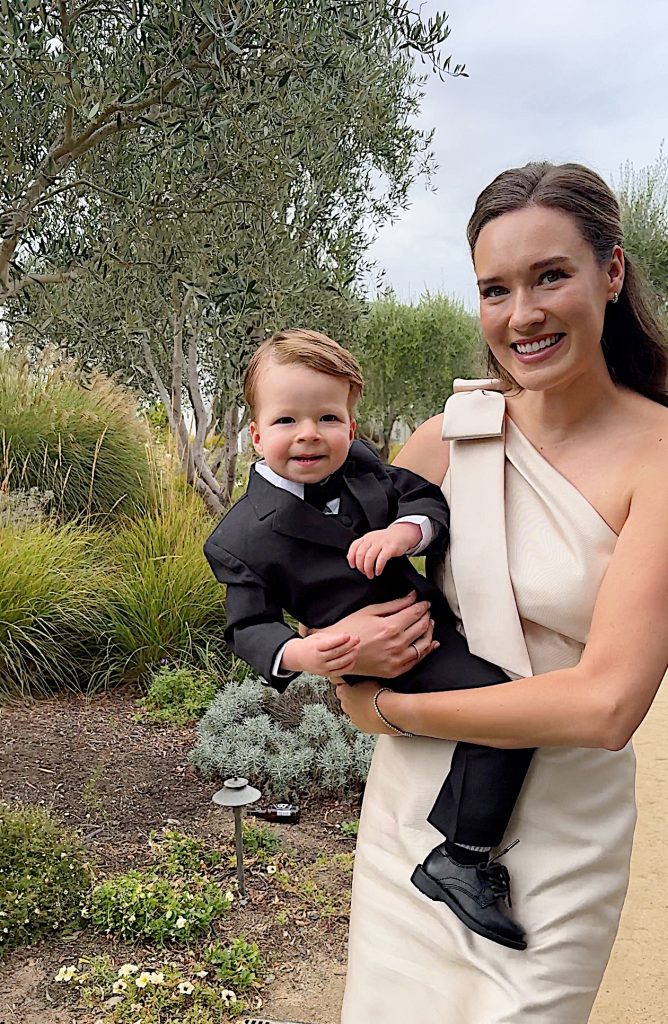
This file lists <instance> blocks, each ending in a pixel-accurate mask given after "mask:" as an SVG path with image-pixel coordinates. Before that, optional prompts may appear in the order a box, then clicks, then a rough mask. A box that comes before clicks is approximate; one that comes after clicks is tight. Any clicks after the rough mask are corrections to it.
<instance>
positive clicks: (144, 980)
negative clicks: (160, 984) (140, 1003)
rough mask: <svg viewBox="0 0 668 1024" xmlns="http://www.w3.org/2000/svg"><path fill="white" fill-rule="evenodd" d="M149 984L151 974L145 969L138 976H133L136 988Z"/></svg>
mask: <svg viewBox="0 0 668 1024" xmlns="http://www.w3.org/2000/svg"><path fill="white" fill-rule="evenodd" d="M150 984H151V975H150V974H149V973H148V972H147V971H142V973H141V974H140V975H139V977H138V978H135V985H136V986H137V988H146V986H147V985H150Z"/></svg>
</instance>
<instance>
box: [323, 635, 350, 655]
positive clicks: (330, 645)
mask: <svg viewBox="0 0 668 1024" xmlns="http://www.w3.org/2000/svg"><path fill="white" fill-rule="evenodd" d="M349 640H350V634H349V633H335V634H332V633H323V634H322V636H319V637H318V641H317V648H318V650H319V651H321V652H322V653H323V654H324V653H325V652H327V651H333V650H335V649H336V648H337V647H343V645H344V644H347V643H348V641H349Z"/></svg>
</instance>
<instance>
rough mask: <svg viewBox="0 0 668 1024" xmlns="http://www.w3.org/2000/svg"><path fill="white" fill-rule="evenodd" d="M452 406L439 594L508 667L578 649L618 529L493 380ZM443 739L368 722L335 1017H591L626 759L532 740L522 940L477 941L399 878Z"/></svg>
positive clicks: (515, 822) (519, 862) (431, 839)
mask: <svg viewBox="0 0 668 1024" xmlns="http://www.w3.org/2000/svg"><path fill="white" fill-rule="evenodd" d="M460 388H463V390H460V392H459V393H458V394H455V395H453V397H452V398H451V399H449V401H448V403H447V405H446V415H445V426H444V436H447V437H448V438H450V439H451V462H450V469H449V471H448V475H447V476H446V479H445V482H444V493H445V495H446V498H448V501H449V504H450V508H451V517H452V522H451V542H450V550H449V553H448V556H447V558H446V562H445V565H444V567H443V569H444V571H443V573H442V585H443V588H444V591H445V594H446V596H447V598H448V601H449V603H450V605H451V607H452V609H453V611H454V612H455V614H456V615H458V616H459V617H460V621H461V623H462V627H461V628H462V630H463V632H465V634H466V636H467V639H468V642H469V646H470V648H471V650H473V651H474V653H475V654H478V655H480V656H482V657H484V658H486V659H488V660H489V661H492V662H496V663H497V664H500V665H502V666H503V667H504V668H505V669H506V670H507V671H508V673H509V674H510V675H511V676H513V677H517V676H527V675H537V674H539V673H542V672H548V671H551V670H553V669H557V668H565V667H569V666H572V665H574V664H576V663H577V661H578V659H579V657H580V654H581V651H582V648H583V646H584V643H585V642H586V640H587V634H588V631H589V627H590V623H591V617H592V612H593V607H594V601H595V598H596V594H597V591H598V588H599V585H600V582H601V579H602V578H603V575H604V573H605V570H606V567H607V565H608V563H609V560H610V557H611V555H612V553H613V550H614V547H615V542H616V539H617V538H616V535H615V534H614V532H613V531H612V529H611V528H610V527H609V526H608V525H607V524H606V522H605V521H604V520H603V519H602V518H601V516H600V515H599V514H598V512H597V511H596V510H595V509H594V508H593V507H592V506H591V505H590V504H589V503H588V502H587V500H586V499H585V498H584V497H583V495H582V494H581V493H580V492H579V491H578V490H577V489H576V488H575V487H574V486H573V485H572V484H571V483H570V482H569V481H568V480H566V479H565V478H564V477H563V476H562V475H561V474H560V473H559V472H558V471H557V470H555V469H554V468H553V467H552V466H551V465H550V464H549V463H548V462H546V460H545V459H544V458H543V457H542V456H541V455H540V454H539V452H538V451H537V450H536V449H535V448H534V447H533V446H532V445H531V443H530V442H529V441H528V440H527V439H526V438H525V437H524V436H523V434H521V433H520V431H519V429H518V428H517V427H516V426H515V424H514V423H513V422H512V421H511V420H510V419H509V418H508V416H506V415H505V400H504V399H503V396H502V395H500V394H499V393H498V392H497V391H494V390H487V389H485V390H466V384H465V382H461V383H460ZM452 751H453V744H452V743H450V742H449V741H445V740H434V739H426V738H416V739H404V738H399V737H397V738H394V737H390V736H380V737H379V739H378V743H377V747H376V751H375V754H374V758H373V763H372V766H371V772H370V775H369V780H368V783H367V787H366V792H365V797H364V806H363V810H362V816H361V823H360V832H359V837H358V844H357V853H356V858H355V873H354V881H353V902H352V914H351V925H350V939H349V961H348V976H347V982H346V991H345V997H344V1005H343V1014H342V1018H341V1020H342V1024H376V1022H378V1024H520V1022H521V1024H585V1022H586V1021H587V1020H588V1018H589V1014H590V1011H591V1007H592V1004H593V1001H594V998H595V996H596V992H597V990H598V987H599V984H600V981H601V978H602V976H603V972H604V970H605V966H606V963H607V961H608V957H609V954H610V950H611V947H612V944H613V941H614V938H615V935H616V932H617V927H618V923H619V917H620V913H621V909H622V904H623V902H624V896H625V893H626V888H627V883H628V874H629V862H630V856H631V844H632V838H633V830H634V825H635V796H634V780H635V759H634V754H633V750H632V747H631V745H630V744H629V745H628V746H627V747H625V748H624V749H623V750H620V751H614V752H612V751H608V750H594V749H572V748H556V747H555V748H546V749H542V750H538V751H537V752H536V754H535V755H534V759H533V762H532V765H531V768H530V771H529V775H528V778H527V780H526V782H525V785H524V788H523V791H522V793H521V796H520V799H519V801H518V804H517V806H516V809H515V813H514V816H513V818H512V821H511V823H510V826H509V829H508V832H507V834H506V840H508V841H509V840H512V839H514V838H519V839H520V843H519V845H518V846H517V847H516V848H515V849H513V851H512V852H511V853H510V854H509V855H508V856H507V858H506V863H507V865H508V868H509V870H510V872H511V876H512V879H513V886H512V895H513V913H514V914H515V915H516V917H517V919H518V920H519V921H520V922H521V923H522V924H523V926H524V927H525V928H526V930H527V933H528V941H529V947H528V949H527V950H526V951H525V952H519V951H515V950H511V949H507V948H505V947H503V946H500V945H497V944H495V943H492V942H489V941H487V940H486V939H483V938H481V937H479V936H477V935H475V934H473V933H472V932H470V931H469V930H468V929H466V928H465V927H464V926H463V925H462V924H461V923H460V922H459V920H457V918H456V917H455V916H454V915H453V914H452V913H451V911H449V910H448V909H447V907H445V906H444V905H442V904H440V903H432V902H431V901H429V900H427V899H426V898H425V897H423V896H422V895H421V894H420V893H419V892H418V891H417V890H416V889H415V888H414V887H413V886H412V885H411V883H410V881H409V879H410V875H411V872H412V870H413V868H414V866H415V865H416V864H417V863H418V862H419V861H421V860H423V858H424V857H425V856H426V854H427V853H428V852H429V850H430V849H432V847H433V846H435V845H436V844H437V843H439V842H441V841H442V837H441V836H440V835H439V833H438V832H436V831H435V830H434V829H433V828H432V827H431V826H430V825H428V824H427V822H426V817H427V814H428V812H429V809H430V808H431V806H432V803H433V801H434V798H435V796H436V793H437V792H438V789H439V787H440V785H441V782H442V780H443V779H444V778H445V776H446V774H447V771H448V766H449V763H450V758H451V756H452Z"/></svg>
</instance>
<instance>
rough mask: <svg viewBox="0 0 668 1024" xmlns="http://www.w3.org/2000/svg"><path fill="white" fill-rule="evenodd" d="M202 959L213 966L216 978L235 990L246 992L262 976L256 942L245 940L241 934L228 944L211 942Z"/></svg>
mask: <svg viewBox="0 0 668 1024" xmlns="http://www.w3.org/2000/svg"><path fill="white" fill-rule="evenodd" d="M204 960H205V962H206V963H207V964H210V965H211V966H212V967H214V968H215V972H216V979H217V980H218V981H222V982H227V983H229V984H230V985H233V986H234V989H235V991H237V992H246V991H247V990H248V989H249V988H251V986H253V985H254V984H255V983H256V982H257V981H258V979H259V978H260V977H261V976H262V972H263V969H264V964H263V962H262V954H261V953H260V948H259V946H258V945H257V943H256V942H247V940H246V939H245V938H243V936H240V937H239V938H236V939H234V940H233V941H232V942H231V943H230V944H229V945H228V946H225V945H223V943H222V942H214V943H212V944H211V945H210V946H209V947H208V948H207V949H206V950H205V952H204Z"/></svg>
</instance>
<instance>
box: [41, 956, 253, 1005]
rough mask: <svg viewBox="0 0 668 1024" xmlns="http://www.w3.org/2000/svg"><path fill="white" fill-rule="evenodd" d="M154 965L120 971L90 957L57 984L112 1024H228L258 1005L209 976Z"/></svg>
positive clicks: (69, 968)
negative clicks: (68, 987) (69, 987)
mask: <svg viewBox="0 0 668 1024" xmlns="http://www.w3.org/2000/svg"><path fill="white" fill-rule="evenodd" d="M240 941H243V940H240ZM151 960H152V966H151V967H147V966H145V965H144V964H142V963H141V962H140V963H138V964H133V963H126V964H122V965H121V966H120V967H119V968H116V967H114V965H113V963H112V961H111V958H110V957H108V956H96V957H84V958H82V959H80V960H79V961H78V963H77V964H70V965H68V966H63V967H61V968H60V970H59V971H58V973H57V974H56V978H55V980H56V981H59V982H63V983H65V984H69V985H72V986H74V987H76V990H77V991H78V994H79V996H80V998H81V1001H82V1003H83V1004H84V1006H86V1007H88V1008H89V1009H98V1010H100V1011H102V1012H104V1015H105V1016H104V1020H105V1021H106V1022H108V1024H137V1021H138V1020H139V1021H141V1024H223V1022H224V1021H228V1020H231V1019H233V1018H235V1017H238V1016H239V1015H240V1014H241V1013H243V1012H244V1011H245V1010H248V1009H250V1007H251V1005H252V1004H251V1002H250V1001H249V999H248V998H244V997H243V996H237V994H236V992H234V990H232V989H230V988H225V987H223V985H222V984H220V983H218V982H215V981H213V982H212V981H209V979H208V977H207V975H208V973H209V972H208V971H206V970H203V971H193V970H188V969H187V968H185V967H184V968H179V967H178V966H177V965H176V964H174V963H172V962H169V963H165V964H164V965H162V966H160V967H159V968H156V966H155V959H154V958H151ZM256 1005H260V1003H259V1001H258V1002H257V1003H256ZM137 1013H140V1014H141V1016H140V1017H139V1018H138V1017H137Z"/></svg>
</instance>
